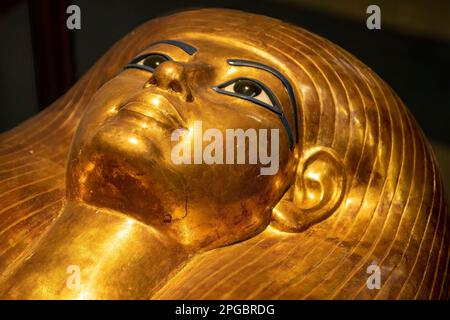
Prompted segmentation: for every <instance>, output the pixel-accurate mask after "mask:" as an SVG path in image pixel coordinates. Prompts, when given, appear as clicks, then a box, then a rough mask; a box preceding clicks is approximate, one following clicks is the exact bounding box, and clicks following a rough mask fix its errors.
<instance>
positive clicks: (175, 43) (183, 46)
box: [149, 40, 197, 56]
mask: <svg viewBox="0 0 450 320" xmlns="http://www.w3.org/2000/svg"><path fill="white" fill-rule="evenodd" d="M159 43H165V44H170V45H172V46H175V47H178V48H180V49H181V50H183V51H184V52H186V53H187V54H189V55H191V56H192V55H193V54H194V53H196V52H197V49H196V48H195V47H193V46H191V45H190V44H187V43H186V42H183V41H178V40H159V41H156V42H153V43H152V44H151V45H150V46H149V47H151V46H153V45H155V44H159Z"/></svg>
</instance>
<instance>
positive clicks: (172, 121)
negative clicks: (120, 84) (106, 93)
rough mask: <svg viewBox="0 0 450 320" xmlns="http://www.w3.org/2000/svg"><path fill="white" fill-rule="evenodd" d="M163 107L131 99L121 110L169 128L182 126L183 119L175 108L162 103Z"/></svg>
mask: <svg viewBox="0 0 450 320" xmlns="http://www.w3.org/2000/svg"><path fill="white" fill-rule="evenodd" d="M163 107H164V109H161V108H159V107H156V106H154V105H151V104H147V103H143V102H140V101H131V102H128V103H126V104H125V105H124V106H123V107H122V108H121V111H122V110H124V111H128V112H132V113H135V114H138V115H140V116H142V117H144V118H148V119H150V120H152V121H155V122H157V123H159V124H161V125H163V126H165V127H170V128H174V129H177V128H184V127H185V126H184V121H183V119H182V118H181V116H180V115H179V114H178V112H177V111H176V110H171V109H174V108H173V107H172V106H171V105H168V104H164V106H163Z"/></svg>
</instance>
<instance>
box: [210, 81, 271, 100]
mask: <svg viewBox="0 0 450 320" xmlns="http://www.w3.org/2000/svg"><path fill="white" fill-rule="evenodd" d="M217 88H218V89H219V90H220V91H221V92H222V93H227V94H229V95H234V96H236V97H239V98H243V99H246V100H250V101H253V102H256V103H258V104H261V103H262V104H264V105H266V106H270V107H273V106H274V103H273V98H270V96H269V95H272V94H271V93H269V92H270V90H269V89H268V88H266V87H265V86H264V85H263V84H262V83H260V82H259V81H257V80H253V79H248V78H238V79H234V80H231V81H229V82H226V83H224V84H222V85H220V86H218V87H217Z"/></svg>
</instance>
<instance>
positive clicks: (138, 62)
mask: <svg viewBox="0 0 450 320" xmlns="http://www.w3.org/2000/svg"><path fill="white" fill-rule="evenodd" d="M170 60H172V59H171V58H170V57H169V56H166V55H165V54H162V53H147V54H143V55H140V56H137V57H136V58H134V59H133V60H132V61H131V62H130V63H129V64H127V65H126V66H125V69H140V70H144V71H149V72H154V71H155V69H156V68H157V67H158V66H159V65H161V63H163V62H166V61H170Z"/></svg>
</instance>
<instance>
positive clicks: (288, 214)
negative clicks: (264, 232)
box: [272, 147, 346, 232]
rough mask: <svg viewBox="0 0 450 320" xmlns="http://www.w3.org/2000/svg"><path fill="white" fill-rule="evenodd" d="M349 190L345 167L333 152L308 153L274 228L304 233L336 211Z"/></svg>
mask: <svg viewBox="0 0 450 320" xmlns="http://www.w3.org/2000/svg"><path fill="white" fill-rule="evenodd" d="M345 189H346V172H345V167H344V165H343V163H342V161H341V159H340V158H339V156H338V155H337V154H336V153H335V152H334V151H333V150H332V149H330V148H324V147H315V148H312V149H309V150H307V151H306V152H304V154H303V156H302V157H301V159H300V161H299V164H298V166H297V171H296V176H295V181H294V183H293V185H292V186H291V188H290V189H289V190H288V191H287V192H286V194H285V195H284V196H283V198H282V199H281V200H280V202H278V204H277V205H276V206H275V208H274V209H273V213H272V224H273V226H274V227H275V228H277V229H279V230H282V231H287V232H301V231H304V230H306V229H308V228H309V227H310V226H312V225H314V224H316V223H319V222H321V221H323V220H325V219H326V218H328V217H329V216H331V215H332V214H333V212H335V211H336V209H337V208H338V207H339V205H340V204H341V203H342V199H343V198H344V194H345Z"/></svg>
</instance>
